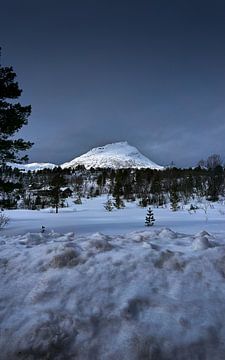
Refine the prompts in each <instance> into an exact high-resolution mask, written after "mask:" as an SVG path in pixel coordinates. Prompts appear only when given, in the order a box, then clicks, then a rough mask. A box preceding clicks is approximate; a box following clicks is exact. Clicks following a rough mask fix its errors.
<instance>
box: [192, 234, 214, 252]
mask: <svg viewBox="0 0 225 360" xmlns="http://www.w3.org/2000/svg"><path fill="white" fill-rule="evenodd" d="M209 247H210V243H209V240H208V238H207V237H206V236H203V237H199V238H196V239H194V241H193V249H194V250H205V249H208V248H209Z"/></svg>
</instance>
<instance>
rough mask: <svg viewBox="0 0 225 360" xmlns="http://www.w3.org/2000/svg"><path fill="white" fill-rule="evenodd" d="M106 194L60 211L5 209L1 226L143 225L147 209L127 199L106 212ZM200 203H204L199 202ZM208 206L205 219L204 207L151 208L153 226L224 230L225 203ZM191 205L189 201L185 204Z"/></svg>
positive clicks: (14, 230)
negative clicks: (120, 206)
mask: <svg viewBox="0 0 225 360" xmlns="http://www.w3.org/2000/svg"><path fill="white" fill-rule="evenodd" d="M106 200H107V197H105V196H102V197H97V198H93V199H89V200H87V199H84V200H82V201H83V204H82V205H74V203H73V202H72V200H69V207H68V208H63V209H59V214H55V213H51V212H50V211H51V209H45V210H40V211H34V210H11V211H5V214H6V215H8V216H9V217H10V219H11V221H10V223H9V225H8V226H7V227H6V228H5V229H3V230H1V234H4V235H17V234H24V233H25V232H39V231H40V229H41V227H42V225H43V226H45V227H46V229H47V230H48V231H51V230H54V231H58V232H63V233H65V232H71V231H73V232H75V233H76V234H90V233H93V232H99V231H100V232H104V233H106V234H121V233H127V232H130V231H140V230H143V229H144V221H145V216H146V211H147V209H142V208H140V207H138V206H137V204H136V203H135V202H131V203H126V208H125V209H121V210H114V211H112V212H107V211H106V210H105V209H104V207H103V204H104V202H106ZM201 206H203V205H201ZM213 206H214V208H208V209H207V213H208V221H207V222H206V217H205V213H204V211H203V210H197V212H196V213H192V214H190V213H189V212H188V211H187V210H180V211H178V212H172V211H171V210H170V208H169V206H168V208H167V209H161V208H160V209H154V215H155V218H156V222H155V227H156V228H162V227H163V228H165V227H168V228H171V229H172V230H174V231H178V232H185V233H189V234H194V233H196V232H198V231H201V230H202V229H205V230H207V231H210V232H213V233H224V234H225V205H224V204H214V205H213ZM188 207H190V205H189V206H188Z"/></svg>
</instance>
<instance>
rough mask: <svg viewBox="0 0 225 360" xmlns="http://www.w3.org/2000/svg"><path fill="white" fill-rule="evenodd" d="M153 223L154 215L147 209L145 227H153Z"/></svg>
mask: <svg viewBox="0 0 225 360" xmlns="http://www.w3.org/2000/svg"><path fill="white" fill-rule="evenodd" d="M154 222H155V218H154V214H153V211H152V209H151V208H148V211H147V215H146V218H145V226H153V225H154Z"/></svg>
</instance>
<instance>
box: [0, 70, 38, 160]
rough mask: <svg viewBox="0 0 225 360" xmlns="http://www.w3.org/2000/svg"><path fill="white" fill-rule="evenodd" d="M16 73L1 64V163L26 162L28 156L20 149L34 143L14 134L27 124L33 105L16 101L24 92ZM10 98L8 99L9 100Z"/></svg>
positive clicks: (25, 148) (27, 147)
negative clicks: (20, 153)
mask: <svg viewBox="0 0 225 360" xmlns="http://www.w3.org/2000/svg"><path fill="white" fill-rule="evenodd" d="M15 78H16V73H15V72H14V71H13V68H12V67H2V66H1V65H0V164H1V165H4V164H5V163H6V162H7V161H9V162H18V163H21V162H24V161H26V160H28V157H27V156H23V157H21V156H19V152H20V151H24V150H27V149H29V148H30V147H31V146H32V143H31V142H29V141H24V140H23V139H15V138H14V135H15V134H16V133H17V132H18V131H19V130H20V129H21V128H22V127H23V125H26V124H27V121H28V117H29V115H30V113H31V106H30V105H29V106H22V105H21V104H20V103H15V102H14V101H15V99H18V98H19V97H20V95H21V93H22V90H21V89H20V88H19V85H18V83H17V82H16V81H15ZM7 100H8V101H7Z"/></svg>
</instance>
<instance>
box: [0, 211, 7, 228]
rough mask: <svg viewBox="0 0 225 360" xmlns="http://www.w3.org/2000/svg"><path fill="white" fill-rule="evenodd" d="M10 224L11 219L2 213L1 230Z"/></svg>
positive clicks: (0, 218)
mask: <svg viewBox="0 0 225 360" xmlns="http://www.w3.org/2000/svg"><path fill="white" fill-rule="evenodd" d="M8 223H9V217H8V216H6V215H5V214H3V212H1V213H0V229H3V228H4V227H5V226H6V225H7V224H8Z"/></svg>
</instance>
